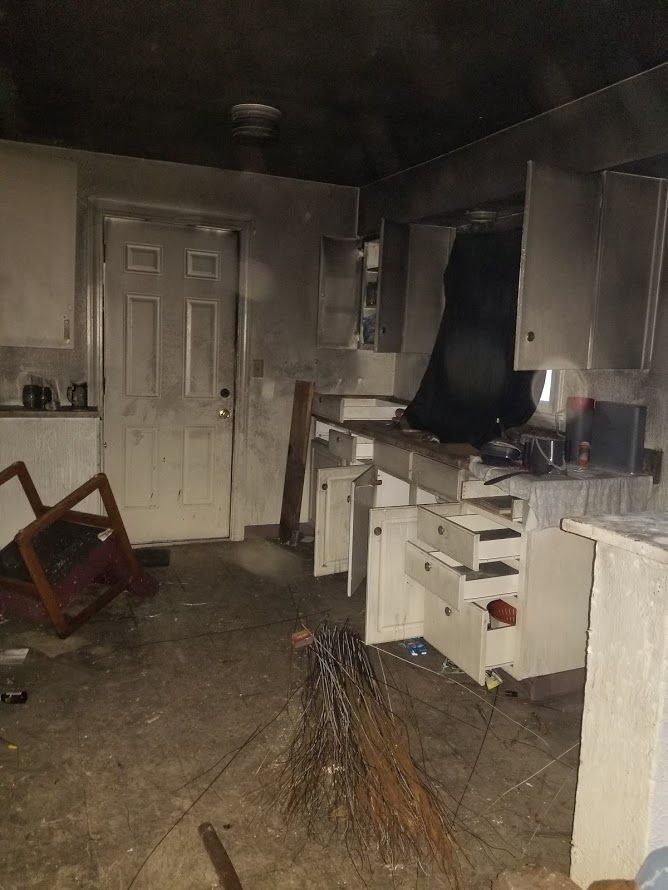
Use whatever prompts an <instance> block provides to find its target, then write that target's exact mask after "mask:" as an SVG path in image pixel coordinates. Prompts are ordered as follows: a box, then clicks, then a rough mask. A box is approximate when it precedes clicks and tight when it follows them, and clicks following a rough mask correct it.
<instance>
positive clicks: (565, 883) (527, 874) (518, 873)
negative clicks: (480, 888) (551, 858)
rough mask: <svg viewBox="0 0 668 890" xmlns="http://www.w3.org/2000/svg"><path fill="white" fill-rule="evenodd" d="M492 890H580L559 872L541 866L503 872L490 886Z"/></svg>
mask: <svg viewBox="0 0 668 890" xmlns="http://www.w3.org/2000/svg"><path fill="white" fill-rule="evenodd" d="M492 890H581V888H580V887H579V886H578V885H577V884H574V883H573V881H571V879H570V878H568V877H567V876H566V875H564V874H562V873H561V872H556V871H553V870H552V869H549V868H544V867H543V866H542V865H527V866H525V867H524V868H520V869H517V870H513V871H504V872H503V874H501V875H499V877H498V878H497V879H496V880H495V881H494V883H493V884H492Z"/></svg>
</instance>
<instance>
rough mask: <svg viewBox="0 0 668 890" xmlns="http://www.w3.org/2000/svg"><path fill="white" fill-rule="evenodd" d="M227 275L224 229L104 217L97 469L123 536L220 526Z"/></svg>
mask: <svg viewBox="0 0 668 890" xmlns="http://www.w3.org/2000/svg"><path fill="white" fill-rule="evenodd" d="M238 281H239V244H238V234H237V232H235V231H231V230H221V229H207V228H203V227H195V226H177V225H174V226H172V225H166V224H165V225H163V224H160V223H148V222H142V221H133V220H125V219H107V220H106V222H105V291H104V326H105V330H104V361H105V372H104V373H105V396H104V408H105V410H104V439H105V449H104V466H105V471H106V472H107V474H108V476H109V478H110V480H111V484H112V487H113V489H114V491H115V493H116V496H117V498H118V500H119V502H120V503H119V506H120V509H121V513H122V514H123V519H124V521H125V523H126V526H127V529H128V534H129V535H130V539H131V540H132V541H133V542H134V543H145V542H150V541H187V540H192V539H198V538H224V537H227V536H228V534H229V514H230V486H231V459H232V430H233V421H232V415H233V409H234V365H235V328H236V303H237V292H238ZM221 387H224V388H226V389H228V390H229V391H230V395H229V396H228V397H225V398H223V397H221V395H220V388H221ZM225 409H226V411H225ZM221 412H224V413H222V414H221Z"/></svg>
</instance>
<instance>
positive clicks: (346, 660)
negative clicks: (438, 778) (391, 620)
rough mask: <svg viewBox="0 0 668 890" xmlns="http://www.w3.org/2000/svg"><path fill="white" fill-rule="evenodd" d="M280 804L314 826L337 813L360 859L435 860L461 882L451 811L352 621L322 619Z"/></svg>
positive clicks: (312, 648) (315, 829)
mask: <svg viewBox="0 0 668 890" xmlns="http://www.w3.org/2000/svg"><path fill="white" fill-rule="evenodd" d="M283 794H284V804H285V811H286V813H287V815H288V817H289V819H292V820H294V818H295V817H297V818H299V819H302V820H303V821H304V822H305V823H306V825H307V827H308V828H309V829H310V830H311V831H312V832H313V833H318V832H321V830H322V828H321V826H322V824H323V823H324V822H325V820H327V819H330V820H331V818H332V815H333V814H334V816H335V818H336V819H337V821H338V822H339V827H340V828H341V831H342V833H343V835H344V837H345V841H346V848H347V849H348V850H349V851H351V853H352V855H357V856H358V857H359V860H360V861H362V862H368V861H369V859H370V858H371V857H374V858H375V856H376V855H377V854H380V856H381V858H382V860H383V861H384V862H386V863H397V862H406V861H408V862H411V861H415V859H416V858H417V864H418V866H422V867H424V865H425V863H427V862H429V863H436V864H437V866H438V868H439V869H440V870H441V871H442V873H443V874H444V875H445V877H446V878H447V879H448V880H449V881H450V882H451V886H458V875H459V865H458V859H457V854H458V848H457V845H456V842H455V840H454V838H453V835H452V832H451V820H450V817H449V815H448V813H447V811H446V808H445V806H444V804H443V802H442V801H441V800H440V798H439V796H438V795H437V793H436V791H435V789H434V788H433V787H432V784H431V782H430V780H429V779H428V778H427V777H426V775H425V774H424V773H423V772H422V771H421V770H420V768H419V767H418V766H417V764H416V763H415V761H414V760H413V758H412V757H411V753H410V748H409V742H408V734H407V732H406V728H405V726H404V724H403V723H402V722H401V721H400V720H399V719H398V718H397V717H396V715H395V714H394V713H393V711H392V710H391V708H390V707H389V706H388V704H387V702H386V700H385V698H384V696H383V691H382V687H381V685H380V684H379V682H378V680H377V678H376V675H375V672H374V669H373V667H372V665H371V662H370V660H369V654H368V650H367V648H366V646H365V645H364V643H363V642H362V640H361V639H360V637H359V635H358V634H357V633H355V631H353V630H351V629H350V628H349V627H348V626H345V625H344V626H339V625H335V624H330V623H324V624H323V625H322V626H321V627H320V628H319V629H318V631H317V632H316V633H315V635H314V638H313V642H312V644H311V646H310V647H309V650H308V671H307V674H306V678H305V681H304V685H303V689H302V715H301V718H300V720H299V723H298V725H297V728H296V731H295V734H294V736H293V740H292V743H291V746H290V749H289V753H288V762H287V767H286V771H285V774H284V789H283Z"/></svg>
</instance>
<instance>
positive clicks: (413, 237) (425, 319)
mask: <svg viewBox="0 0 668 890" xmlns="http://www.w3.org/2000/svg"><path fill="white" fill-rule="evenodd" d="M456 235H457V229H454V228H448V227H446V226H425V225H422V224H420V223H411V224H410V226H409V250H408V281H407V283H406V310H405V314H404V336H403V343H402V346H401V351H402V352H421V353H424V354H425V355H429V354H430V353H431V351H432V349H433V348H434V342H435V340H436V334H437V333H438V329H439V326H440V324H441V318H442V317H443V310H444V308H445V291H444V289H443V273H444V272H445V267H446V266H447V265H448V260H449V259H450V251H451V250H452V245H453V244H454V242H455V237H456Z"/></svg>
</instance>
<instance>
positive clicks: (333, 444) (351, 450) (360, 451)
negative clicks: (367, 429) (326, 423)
mask: <svg viewBox="0 0 668 890" xmlns="http://www.w3.org/2000/svg"><path fill="white" fill-rule="evenodd" d="M329 450H330V451H331V453H332V454H334V455H335V456H336V457H340V458H342V459H343V460H348V461H353V460H368V459H371V458H373V441H372V440H371V439H364V438H362V437H361V436H353V435H352V434H351V433H343V432H341V431H340V430H330V432H329Z"/></svg>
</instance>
